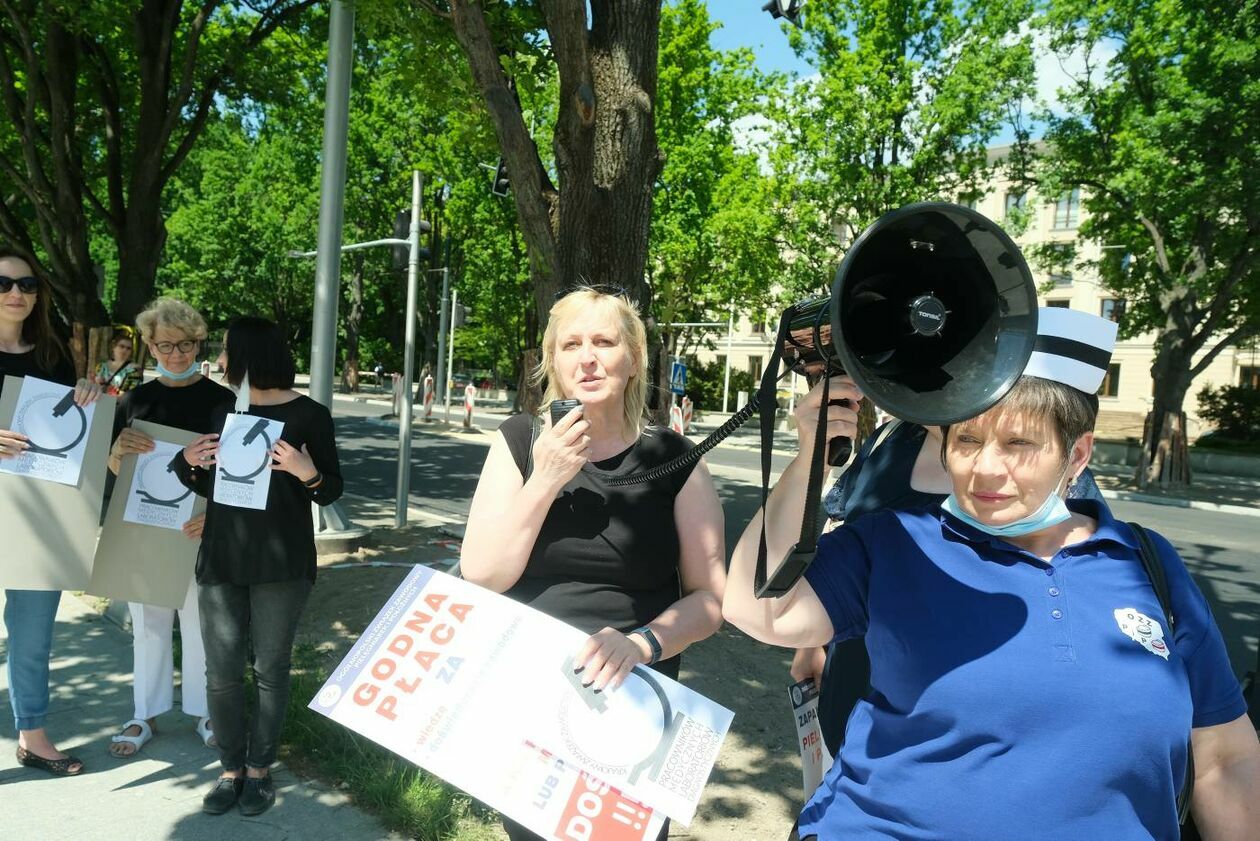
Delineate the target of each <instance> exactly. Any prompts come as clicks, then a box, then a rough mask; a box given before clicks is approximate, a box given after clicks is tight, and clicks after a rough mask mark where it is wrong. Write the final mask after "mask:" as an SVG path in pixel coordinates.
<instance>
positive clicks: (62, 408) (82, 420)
mask: <svg viewBox="0 0 1260 841" xmlns="http://www.w3.org/2000/svg"><path fill="white" fill-rule="evenodd" d="M43 403H52V404H53V405H52V408H51V409H50V410H49V412H48V414H49V416H50V417H53V418H63V417H66V416H67V415H71V410H72V409H73V410H74V413H73V414H72V415H71V417H73V418H75V419H77V420H78V427H77V428H75V427H74V426H73V425H72V424H73V421H70V422H69V423H70V424H71V425H70V426H69V428H71V429H74V430H75V431H74V435H73V437H72V438H71V440H70V442H69V443H68V444H60V445H53V444H51V443H44V444H40V443H39V442H37V441H35V440H33V439H31V438H30V437H29V436H28V438H27V450H26V451H27V452H29V453H40V454H41V455H46V456H52V457H53V458H68V456H69V453H70V451H71V450H73V449H74V448H75V447H77V446H78V445H79V442H80V441H82V440H83V437H84V436H85V435H87V431H88V422H87V414H86V413H85V412H84V411H83V407H82V406H80V405H78V404H77V403H75V402H74V389H70V390H69V391H67V392H66V393H65V396H63V397H61V398H60V399H56V398H55V395H51V394H41V395H39V396H37V397H36V398H35V399H33V400H31V402H29V403H27V404H26V407H25V408H24V409H23V410H22V419H21V420H22V421H24V420H25V419H26V417H27V416H28V415H30V414H31V413H32V412H34V410H35V407H36V406H37V405H40V404H43ZM38 416H39V413H36V417H38ZM20 425H22V426H26V424H25V423H21V422H20Z"/></svg>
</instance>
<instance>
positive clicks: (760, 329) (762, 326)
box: [752, 318, 766, 336]
mask: <svg viewBox="0 0 1260 841" xmlns="http://www.w3.org/2000/svg"><path fill="white" fill-rule="evenodd" d="M752 331H753V333H754V334H755V335H758V336H760V335H761V334H762V333H765V332H766V322H765V321H763V320H762V319H759V318H754V319H753V322H752Z"/></svg>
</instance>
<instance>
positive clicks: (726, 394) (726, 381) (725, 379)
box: [722, 299, 735, 415]
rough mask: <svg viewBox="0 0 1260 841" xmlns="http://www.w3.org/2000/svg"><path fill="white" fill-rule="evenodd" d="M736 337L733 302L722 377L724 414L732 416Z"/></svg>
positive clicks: (727, 321) (733, 302)
mask: <svg viewBox="0 0 1260 841" xmlns="http://www.w3.org/2000/svg"><path fill="white" fill-rule="evenodd" d="M734 336H735V301H734V299H732V300H731V314H730V316H729V317H728V318H727V320H726V372H725V373H724V374H723V375H722V414H724V415H727V414H730V411H731V410H730V405H731V404H730V399H731V343H732V342H733V341H734Z"/></svg>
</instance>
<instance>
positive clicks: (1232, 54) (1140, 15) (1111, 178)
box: [1035, 0, 1260, 484]
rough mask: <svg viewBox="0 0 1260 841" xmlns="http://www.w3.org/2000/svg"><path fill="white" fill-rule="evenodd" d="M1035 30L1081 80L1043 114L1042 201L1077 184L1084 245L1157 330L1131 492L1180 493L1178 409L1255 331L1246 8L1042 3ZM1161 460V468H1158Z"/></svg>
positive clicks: (1259, 39)
mask: <svg viewBox="0 0 1260 841" xmlns="http://www.w3.org/2000/svg"><path fill="white" fill-rule="evenodd" d="M1041 25H1042V26H1043V27H1044V28H1045V29H1046V31H1048V33H1049V34H1050V36H1051V44H1052V46H1053V48H1054V49H1055V50H1056V51H1058V52H1059V53H1060V54H1062V55H1070V54H1075V55H1078V56H1083V57H1084V58H1085V60H1086V64H1087V72H1085V73H1082V74H1081V75H1080V77H1079V78H1077V79H1075V80H1074V81H1073V83H1072V84H1071V85H1070V86H1069V87H1068V88H1067V89H1066V90H1064V91H1061V92H1060V95H1061V97H1062V99H1063V102H1064V106H1065V109H1066V114H1047V115H1046V119H1047V121H1048V131H1047V133H1046V140H1047V141H1048V147H1047V152H1046V155H1045V157H1044V159H1043V160H1042V161H1041V162H1040V165H1039V166H1037V167H1036V170H1035V180H1036V182H1037V184H1038V187H1039V191H1040V192H1042V193H1043V195H1049V196H1053V195H1056V194H1059V193H1061V192H1063V191H1065V190H1067V189H1070V188H1072V187H1077V186H1080V187H1082V188H1083V191H1082V199H1083V207H1084V210H1085V211H1086V212H1085V214H1083V220H1082V222H1081V225H1080V236H1081V239H1083V240H1093V241H1094V242H1096V243H1099V244H1100V245H1104V246H1106V247H1107V249H1106V250H1105V251H1104V252H1103V254H1104V255H1105V256H1104V258H1103V259H1102V260H1101V261H1099V262H1098V264H1097V266H1096V268H1097V270H1098V271H1099V273H1100V275H1101V278H1102V282H1103V283H1104V284H1105V285H1106V287H1107V288H1108V289H1110V290H1111V291H1112V292H1114V293H1115V294H1116V295H1117V296H1119V297H1123V298H1125V299H1126V300H1127V301H1128V306H1127V307H1126V309H1125V318H1124V321H1123V322H1122V324H1121V330H1122V335H1124V336H1134V335H1138V334H1141V333H1144V332H1147V331H1153V332H1154V334H1155V349H1156V355H1155V360H1154V362H1153V364H1152V366H1151V376H1152V379H1153V380H1154V383H1155V395H1154V396H1155V403H1154V407H1153V410H1152V414H1151V420H1152V422H1151V423H1148V425H1147V427H1148V428H1147V434H1146V436H1145V438H1144V440H1143V454H1144V458H1143V464H1142V466H1141V467H1140V468H1139V475H1138V481H1139V482H1140V483H1142V484H1147V483H1155V482H1158V483H1161V484H1176V483H1180V482H1184V481H1188V470H1185V471H1183V470H1181V469H1179V468H1178V467H1177V465H1183V464H1185V463H1186V461H1185V459H1178V458H1175V457H1174V458H1172V459H1166V458H1165V455H1166V454H1168V453H1172V454H1173V455H1174V456H1176V455H1177V454H1178V453H1181V452H1184V446H1185V440H1184V428H1185V427H1184V416H1183V414H1182V405H1183V401H1184V399H1185V395H1186V393H1187V391H1188V390H1189V388H1190V384H1191V381H1192V380H1193V378H1194V377H1195V376H1197V375H1198V374H1199V373H1201V372H1202V371H1203V370H1204V369H1206V367H1207V366H1208V365H1209V364H1210V363H1211V361H1212V360H1213V359H1214V358H1215V357H1216V356H1217V354H1219V353H1220V352H1221V350H1223V349H1224V348H1226V347H1228V346H1231V345H1234V344H1238V343H1241V342H1243V341H1245V340H1246V339H1247V338H1249V337H1251V336H1255V335H1256V334H1257V333H1260V276H1258V275H1257V273H1256V271H1255V267H1256V260H1257V254H1258V252H1260V82H1258V81H1257V80H1260V4H1257V3H1255V2H1244V3H1241V4H1235V3H1224V4H1223V3H1216V2H1206V0H1185V2H1180V3H1148V2H1143V1H1142V0H1088V2H1087V0H1054V2H1052V3H1051V4H1050V6H1049V9H1048V12H1047V13H1046V15H1045V16H1044V18H1043V19H1042V21H1041ZM1170 462H1171V464H1170Z"/></svg>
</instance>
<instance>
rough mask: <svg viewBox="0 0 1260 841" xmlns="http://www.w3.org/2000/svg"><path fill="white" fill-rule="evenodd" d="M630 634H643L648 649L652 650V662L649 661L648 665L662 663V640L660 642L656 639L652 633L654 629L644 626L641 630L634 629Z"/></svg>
mask: <svg viewBox="0 0 1260 841" xmlns="http://www.w3.org/2000/svg"><path fill="white" fill-rule="evenodd" d="M630 633H632V634H642V636H643V638H644V639H645V640H647V644H648V648H650V649H652V659H650V660H648V661H647V665H649V666H651V665H653V664H655V663H657V662H659V661H660V659H661V641H660V640H658V639H657V638H656V634H654V633H652V629H651V628H649V627H648V626H646V625H644V626H643V627H641V628H635V629H634V630H633V631H631V632H630Z"/></svg>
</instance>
